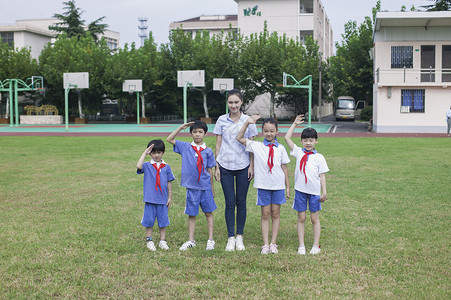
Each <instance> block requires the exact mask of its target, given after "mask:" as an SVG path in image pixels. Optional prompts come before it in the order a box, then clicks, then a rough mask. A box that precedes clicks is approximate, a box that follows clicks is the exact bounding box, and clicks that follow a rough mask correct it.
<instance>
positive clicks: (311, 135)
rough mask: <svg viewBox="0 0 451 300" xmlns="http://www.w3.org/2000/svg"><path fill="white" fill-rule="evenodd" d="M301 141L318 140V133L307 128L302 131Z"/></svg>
mask: <svg viewBox="0 0 451 300" xmlns="http://www.w3.org/2000/svg"><path fill="white" fill-rule="evenodd" d="M302 139H316V140H317V139H318V132H316V130H315V129H313V128H311V127H308V128H305V129H304V130H303V131H302V134H301V140H302Z"/></svg>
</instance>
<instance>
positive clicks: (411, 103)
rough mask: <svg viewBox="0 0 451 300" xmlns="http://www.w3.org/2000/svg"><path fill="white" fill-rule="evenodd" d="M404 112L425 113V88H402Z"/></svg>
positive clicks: (402, 108)
mask: <svg viewBox="0 0 451 300" xmlns="http://www.w3.org/2000/svg"><path fill="white" fill-rule="evenodd" d="M401 112H402V113H424V90H401Z"/></svg>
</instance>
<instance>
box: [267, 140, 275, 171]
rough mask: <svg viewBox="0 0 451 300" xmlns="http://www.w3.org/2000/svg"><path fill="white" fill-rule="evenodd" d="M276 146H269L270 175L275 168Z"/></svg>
mask: <svg viewBox="0 0 451 300" xmlns="http://www.w3.org/2000/svg"><path fill="white" fill-rule="evenodd" d="M274 146H275V145H274V144H268V147H269V154H268V167H269V173H271V174H272V171H271V169H272V168H273V167H274V148H273V147H274Z"/></svg>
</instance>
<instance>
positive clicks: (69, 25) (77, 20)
mask: <svg viewBox="0 0 451 300" xmlns="http://www.w3.org/2000/svg"><path fill="white" fill-rule="evenodd" d="M63 4H64V5H66V6H65V7H64V9H65V10H66V11H65V12H64V13H62V14H54V15H53V17H54V18H57V19H58V20H60V22H58V23H55V25H53V26H49V30H54V31H56V32H58V33H59V34H58V37H60V36H61V34H65V36H66V37H67V38H72V37H76V38H77V39H80V38H81V37H83V36H84V35H85V28H84V27H85V21H84V20H82V19H81V15H82V13H83V12H82V11H81V10H80V8H78V7H76V6H75V0H69V1H66V2H63ZM104 18H105V17H101V18H99V19H97V20H95V21H93V22H91V23H90V24H89V25H88V27H87V30H86V31H87V32H89V34H90V35H91V36H92V37H93V39H94V41H97V40H98V35H99V34H102V33H103V32H104V31H105V29H106V28H107V27H108V25H106V24H101V23H100V22H101V21H102V20H103V19H104Z"/></svg>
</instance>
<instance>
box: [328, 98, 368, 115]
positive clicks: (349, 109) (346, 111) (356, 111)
mask: <svg viewBox="0 0 451 300" xmlns="http://www.w3.org/2000/svg"><path fill="white" fill-rule="evenodd" d="M364 108H365V101H358V102H357V105H356V103H355V100H354V98H353V97H351V96H340V97H338V99H337V101H336V102H335V109H334V115H335V119H336V120H337V121H338V120H352V121H354V120H355V118H356V117H359V116H360V113H361V112H362V109H364Z"/></svg>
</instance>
